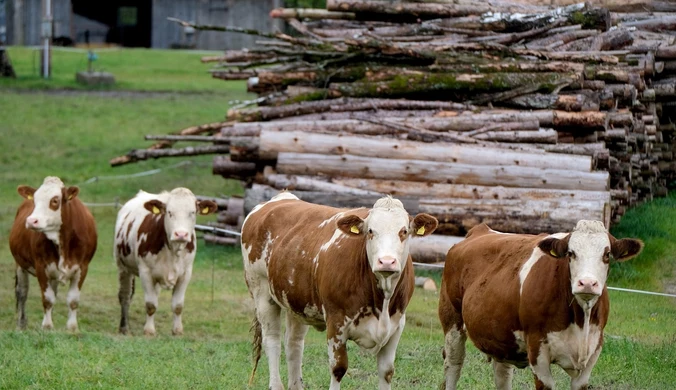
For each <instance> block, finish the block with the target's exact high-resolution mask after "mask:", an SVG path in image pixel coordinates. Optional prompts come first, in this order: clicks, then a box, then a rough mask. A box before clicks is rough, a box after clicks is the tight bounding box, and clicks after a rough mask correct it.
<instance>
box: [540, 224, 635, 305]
mask: <svg viewBox="0 0 676 390" xmlns="http://www.w3.org/2000/svg"><path fill="white" fill-rule="evenodd" d="M539 247H540V249H541V250H542V251H543V252H545V253H546V254H548V255H550V256H552V257H555V258H561V259H567V260H568V262H569V266H570V283H571V288H572V293H573V295H574V296H575V298H576V299H577V300H578V302H579V303H580V304H581V305H583V304H586V305H590V306H591V305H593V304H594V303H595V302H596V299H597V298H598V297H599V296H600V295H601V294H602V293H603V287H604V286H605V284H606V279H607V278H608V270H609V267H610V261H611V256H612V259H614V261H617V262H622V261H627V260H629V259H631V258H633V257H635V256H637V255H638V254H639V253H641V250H642V249H643V242H642V241H641V240H636V239H633V238H623V239H621V240H618V239H616V238H615V237H613V236H612V235H611V234H610V233H608V231H607V230H606V228H605V227H604V226H603V223H602V222H600V221H584V220H583V221H579V222H578V223H577V225H576V226H575V229H573V232H572V233H570V234H568V235H566V236H565V237H563V238H552V237H550V238H546V239H544V240H542V241H541V242H540V244H539Z"/></svg>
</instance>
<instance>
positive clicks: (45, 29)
mask: <svg viewBox="0 0 676 390" xmlns="http://www.w3.org/2000/svg"><path fill="white" fill-rule="evenodd" d="M42 36H43V38H44V55H43V58H42V67H43V69H42V77H44V78H46V79H48V78H49V74H50V72H49V51H50V50H49V46H50V44H51V40H52V0H45V18H44V20H43V23H42Z"/></svg>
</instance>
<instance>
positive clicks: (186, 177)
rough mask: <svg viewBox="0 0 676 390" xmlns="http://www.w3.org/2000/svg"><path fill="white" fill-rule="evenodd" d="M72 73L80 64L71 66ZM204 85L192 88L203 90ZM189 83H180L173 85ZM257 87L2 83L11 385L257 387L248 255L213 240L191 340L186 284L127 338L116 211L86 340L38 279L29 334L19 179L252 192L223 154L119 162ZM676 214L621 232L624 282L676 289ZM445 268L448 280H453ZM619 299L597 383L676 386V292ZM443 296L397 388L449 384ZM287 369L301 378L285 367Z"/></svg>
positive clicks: (353, 381)
mask: <svg viewBox="0 0 676 390" xmlns="http://www.w3.org/2000/svg"><path fill="white" fill-rule="evenodd" d="M132 52H133V51H132ZM10 53H11V55H12V60H13V61H14V64H15V66H17V71H19V72H20V69H21V68H20V67H19V65H17V64H18V63H19V62H21V61H22V60H20V59H19V58H21V55H15V53H17V51H16V50H12V51H11V52H10ZM163 55H166V56H167V58H171V60H167V63H173V64H180V66H184V64H188V65H185V66H186V67H190V68H192V69H194V68H198V67H199V63H197V61H196V60H197V57H198V56H194V57H190V56H187V55H186V54H183V53H177V54H174V55H170V54H163ZM82 57H83V58H84V55H82ZM144 58H145V57H144ZM176 67H177V69H176V70H175V72H176V73H175V74H180V73H181V68H180V67H179V65H176ZM69 72H70V71H69ZM72 73H74V71H73V72H71V73H69V74H72ZM161 73H162V74H154V75H153V74H149V75H147V76H146V75H145V74H142V75H141V76H139V77H138V79H137V80H130V81H128V84H122V82H121V85H123V86H124V85H127V86H134V85H136V86H138V88H139V89H153V88H151V87H147V88H144V87H143V85H144V83H148V82H147V81H144V80H146V79H147V78H149V77H154V78H156V79H157V80H162V79H163V78H165V79H166V80H170V79H172V78H173V77H174V76H173V74H174V70H171V69H169V70H166V71H164V72H161ZM69 77H70V76H69ZM192 77H193V78H195V80H198V81H196V82H195V84H194V85H199V84H200V83H204V80H203V79H201V78H206V80H207V83H209V84H213V85H215V86H219V87H222V88H223V91H234V90H238V91H242V90H243V88H241V85H235V86H232V85H231V86H226V85H225V84H221V83H222V82H221V81H212V80H211V79H209V78H208V75H204V74H202V75H201V76H200V75H196V76H192ZM29 81H30V80H29ZM154 82H155V81H153V83H154ZM17 83H18V82H17ZM30 83H31V82H27V83H26V84H23V87H18V86H17V85H16V84H14V85H10V86H11V87H12V88H30V89H32V88H41V87H40V86H36V85H33V86H27V85H30ZM35 83H36V84H37V81H36V82H35ZM167 83H170V81H167ZM185 84H192V82H190V81H187V82H186V83H185ZM2 85H4V86H8V85H6V84H2ZM194 85H193V86H187V87H185V89H188V90H191V91H195V90H196V89H197V87H195V86H194ZM204 85H206V83H204ZM129 88H132V87H129ZM182 88H183V86H181V85H178V84H176V85H175V86H174V87H171V88H170V89H172V90H180V89H182ZM211 92H213V91H211ZM243 97H244V94H243V93H241V92H240V94H239V95H235V94H232V93H228V94H225V93H220V92H219V93H210V94H188V95H180V94H171V95H167V96H160V95H158V96H150V97H139V96H123V98H119V97H105V96H97V95H95V94H66V95H60V94H42V93H23V92H22V93H17V92H13V91H8V90H0V134H2V137H0V150H2V153H1V154H0V162H1V164H2V168H3V169H2V171H1V172H0V178H1V180H2V191H1V192H0V201H2V203H1V206H0V388H3V389H31V388H35V389H38V388H52V389H61V388H63V389H66V388H69V389H71V388H106V389H108V388H150V387H159V388H195V389H202V388H206V389H208V388H218V389H246V388H248V386H247V382H248V378H249V374H250V370H251V367H252V365H251V348H250V335H249V333H248V330H249V324H250V320H251V316H252V315H253V310H252V302H251V299H250V298H249V295H248V292H247V289H246V285H245V284H244V279H243V271H242V264H241V262H242V260H241V254H240V252H239V250H236V249H227V248H223V247H218V246H207V245H205V244H204V242H203V241H200V242H198V252H197V259H196V264H195V269H194V273H193V279H192V282H191V284H190V286H189V287H188V291H187V294H186V302H185V309H184V312H183V313H184V315H183V321H184V327H185V335H184V336H183V337H172V336H171V312H170V294H169V292H168V291H163V292H162V293H161V295H160V304H159V308H158V312H157V315H156V326H157V331H158V336H157V337H155V338H146V337H144V336H143V335H142V334H143V331H142V329H143V323H144V320H145V310H144V306H143V298H142V291H141V289H140V284H139V283H137V291H136V294H135V297H134V299H133V301H132V307H131V310H130V314H131V324H130V326H131V331H132V333H133V335H132V336H120V335H118V334H117V328H118V324H119V315H120V314H119V312H120V308H119V304H118V299H117V287H118V285H117V283H118V282H117V268H116V266H115V264H114V261H113V258H112V246H113V245H112V243H113V227H114V223H115V217H116V210H115V209H114V208H112V207H96V208H92V209H91V210H92V212H93V214H94V217H95V218H96V221H97V226H98V231H99V243H98V250H97V253H96V256H95V257H94V259H93V260H92V263H91V266H90V272H89V275H88V277H87V280H86V281H85V284H84V286H83V289H82V296H81V301H80V309H79V313H78V319H79V321H80V333H79V334H70V333H68V332H66V331H65V324H66V314H67V309H66V306H65V296H64V295H65V294H64V291H65V289H63V288H62V289H61V292H60V294H59V296H58V297H57V303H56V305H55V308H54V324H55V328H56V329H55V330H54V331H51V332H45V331H42V330H41V329H40V322H41V320H42V305H41V302H40V293H39V289H38V288H37V281H36V280H35V278H31V280H30V283H31V288H30V292H29V298H28V303H27V316H28V330H27V331H25V332H18V331H16V330H15V329H16V316H15V307H14V306H15V305H14V302H15V300H14V261H13V259H12V257H11V254H10V252H9V248H8V244H7V234H8V232H9V229H10V227H11V224H12V221H13V218H14V213H15V211H16V207H17V205H18V204H19V201H20V199H19V196H18V195H17V194H16V187H17V186H18V185H19V184H29V185H31V186H35V187H37V186H39V184H40V183H41V182H42V179H43V178H44V176H46V175H58V176H60V177H61V178H62V179H63V180H64V182H65V183H66V184H67V185H77V184H80V183H83V182H84V181H86V180H87V179H89V178H91V177H94V176H108V175H123V174H131V173H135V172H141V171H147V170H150V169H154V168H167V169H165V170H163V171H162V172H160V173H159V174H156V175H152V176H145V177H137V178H127V179H123V180H105V179H102V180H99V181H98V182H94V183H89V184H80V195H79V196H80V198H81V199H82V200H83V201H85V202H91V203H108V202H114V201H115V200H119V201H120V202H124V201H126V200H128V199H129V198H130V197H132V196H133V195H134V194H135V193H136V191H138V189H141V188H142V189H144V190H147V191H151V192H153V191H160V190H162V189H171V188H173V187H176V186H186V187H189V188H191V189H192V190H193V191H194V192H195V193H197V194H203V195H229V194H241V193H242V191H243V189H242V187H241V186H240V184H239V183H237V182H233V181H226V180H223V179H222V178H220V177H216V176H213V175H212V174H211V157H200V158H189V159H183V160H190V161H191V162H192V163H191V164H189V165H185V166H181V167H178V168H170V166H172V165H174V164H175V163H176V162H178V161H183V160H151V161H146V162H141V163H138V164H134V165H129V166H124V167H121V168H116V169H112V168H110V167H109V166H108V160H109V159H110V158H112V157H115V156H117V155H120V154H124V153H126V152H127V151H128V150H129V149H130V148H133V147H135V146H138V144H139V139H141V137H142V135H143V134H150V133H155V134H157V133H166V132H170V131H174V130H178V129H181V128H183V127H187V126H190V125H193V124H198V123H206V122H211V121H218V120H222V117H223V115H224V113H225V111H226V109H227V101H228V100H229V99H236V98H243ZM674 219H676V195H675V194H672V195H671V196H670V197H668V198H665V199H659V200H656V201H654V202H652V203H650V204H646V205H643V206H641V207H639V208H637V209H633V210H631V211H629V212H628V213H627V215H626V216H625V217H624V219H623V220H622V223H621V224H620V225H619V226H617V227H615V228H614V229H613V233H614V234H615V235H616V236H618V237H628V236H631V237H638V238H641V239H643V240H644V241H645V243H646V249H645V251H644V253H643V254H642V255H641V256H640V257H639V258H637V259H634V260H632V261H630V262H628V263H625V264H620V266H614V267H613V269H612V271H611V276H610V282H609V284H610V285H613V286H621V287H628V288H642V289H649V290H653V291H662V290H664V289H665V288H666V285H669V284H672V285H673V283H674V281H673V279H674V266H673V264H674V262H675V261H676V240H675V239H674V237H676V225H675V224H674V223H673V221H674ZM204 221H205V218H201V219H198V223H199V222H204ZM432 275H434V274H432ZM435 277H436V278H437V281H439V277H438V276H435ZM610 296H611V315H610V322H609V325H608V326H607V327H606V342H605V348H604V351H603V353H602V355H601V357H600V359H599V362H598V364H597V365H596V367H595V369H594V372H593V374H592V378H591V382H590V383H591V385H592V386H593V388H594V389H667V388H674V387H676V371H675V370H674V362H676V348H675V347H674V344H675V343H676V300H674V299H671V298H665V297H657V296H646V295H635V294H629V293H624V292H614V291H613V292H611V293H610ZM437 302H438V295H437V294H435V293H429V292H424V291H422V290H417V291H416V292H415V294H414V297H413V301H412V302H411V304H410V306H409V309H408V311H407V314H408V315H407V319H408V321H407V326H406V329H405V331H404V334H403V336H402V339H401V343H400V344H399V348H398V354H397V360H396V363H395V367H396V372H395V376H394V379H393V385H394V387H395V388H398V389H435V388H437V387H438V386H439V384H440V383H441V382H442V378H443V361H442V358H441V349H442V343H443V334H442V332H441V329H440V326H439V323H438V319H437V314H436V308H437ZM348 348H349V359H350V367H349V369H348V371H347V374H346V376H345V377H344V379H343V382H342V383H343V388H345V389H371V388H375V387H376V386H377V374H376V372H377V370H376V363H375V358H374V357H373V356H370V355H367V354H365V353H363V352H361V351H359V350H358V348H357V347H356V346H355V345H354V344H350V345H349V347H348ZM282 356H283V355H282ZM282 361H283V359H282ZM553 370H554V372H555V375H556V378H557V385H558V386H559V387H560V388H568V378H567V376H566V375H565V374H564V373H563V371H561V370H560V369H558V368H554V369H553ZM267 373H268V372H267V362H266V358H265V356H264V357H263V359H262V360H261V363H260V365H259V369H258V372H257V375H256V377H255V382H254V385H253V387H252V388H254V389H265V388H267ZM282 377H283V380H284V381H285V378H286V369H285V365H284V364H282ZM304 381H305V384H306V386H307V388H311V389H320V388H326V387H328V383H329V374H328V361H327V356H326V344H325V339H324V334H323V333H319V332H317V331H314V330H311V331H310V332H309V334H308V338H307V341H306V347H305V356H304ZM460 387H461V388H464V389H486V388H492V387H493V379H492V369H491V366H490V364H487V363H486V361H485V358H484V357H483V356H482V355H481V354H480V353H478V352H477V350H476V349H474V348H473V347H469V348H468V355H467V359H466V364H465V367H464V369H463V375H462V377H461V381H460ZM514 388H515V389H525V388H532V374H531V373H530V372H529V371H528V370H520V371H517V374H516V376H515V381H514Z"/></svg>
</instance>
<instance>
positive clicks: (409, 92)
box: [117, 0, 676, 235]
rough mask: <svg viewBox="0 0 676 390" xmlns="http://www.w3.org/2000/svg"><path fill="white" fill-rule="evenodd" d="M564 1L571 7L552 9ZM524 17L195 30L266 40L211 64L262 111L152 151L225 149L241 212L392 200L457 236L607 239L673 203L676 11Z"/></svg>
mask: <svg viewBox="0 0 676 390" xmlns="http://www.w3.org/2000/svg"><path fill="white" fill-rule="evenodd" d="M553 2H554V3H557V2H558V3H560V4H563V3H565V4H569V3H570V2H569V1H567V0H547V1H544V0H543V1H541V2H540V3H548V4H551V3H553ZM523 3H524V1H523V0H522V1H514V2H512V3H510V2H505V1H493V0H490V1H483V2H478V1H475V0H455V1H446V0H437V1H436V2H434V1H400V2H389V1H376V0H369V1H363V0H328V1H327V9H326V10H319V9H276V10H273V11H272V12H271V16H272V17H275V18H283V19H285V20H287V21H288V23H289V25H290V26H291V27H293V28H294V29H295V30H296V31H297V32H298V34H299V35H298V36H290V35H287V34H283V33H276V34H259V33H258V32H256V31H250V30H242V29H237V28H234V27H218V26H195V25H191V26H193V27H195V28H197V29H210V30H221V31H239V32H243V33H250V34H258V35H261V36H262V37H263V38H265V40H261V41H259V47H257V48H253V49H250V50H240V51H228V52H226V53H225V54H224V55H223V56H218V57H205V58H203V61H204V62H217V63H218V65H217V67H216V68H215V69H214V70H213V71H212V75H213V77H214V78H217V79H223V80H247V88H248V90H249V91H250V92H254V93H257V94H258V95H259V97H258V98H257V99H255V100H253V101H251V102H250V103H256V104H257V105H258V106H257V107H253V108H251V107H248V106H246V105H240V106H237V107H235V108H233V109H231V110H230V111H229V112H228V114H227V122H224V123H223V125H222V126H221V127H220V131H219V132H212V134H213V135H212V136H209V137H199V136H197V137H196V136H194V135H192V136H191V137H192V138H190V137H183V138H181V136H178V137H177V136H174V138H171V137H165V138H162V137H153V139H163V140H164V141H163V142H166V143H168V142H175V141H177V140H187V141H206V142H212V143H213V145H212V146H209V147H207V148H212V149H205V150H206V152H207V153H219V154H220V155H218V156H217V157H216V158H215V160H214V168H213V172H214V173H215V174H220V175H222V176H224V177H226V178H235V179H240V180H242V181H243V182H244V183H245V185H246V186H247V188H249V189H248V190H247V195H246V198H245V200H244V209H245V210H244V211H245V212H247V211H248V210H249V209H250V207H252V205H253V204H255V203H256V202H257V201H259V200H263V199H266V198H267V197H269V195H271V194H272V193H274V192H276V191H278V190H281V189H290V190H292V191H293V192H294V193H296V194H297V195H298V196H299V197H301V198H302V199H307V200H309V201H314V202H317V203H325V204H331V205H336V206H342V205H346V206H348V205H349V206H359V205H367V206H368V205H369V204H372V203H373V202H372V200H373V199H374V198H375V197H378V196H381V195H382V194H386V193H390V194H394V195H396V196H397V197H400V198H401V199H402V200H403V201H404V203H405V205H406V206H407V208H410V210H409V211H411V212H412V213H415V212H428V213H431V214H433V215H435V216H437V217H438V218H439V220H440V222H441V226H440V228H439V233H444V234H450V235H463V234H464V233H465V232H466V231H467V230H468V229H469V228H471V227H472V226H474V225H476V224H478V223H480V222H487V223H489V224H490V225H491V226H492V227H494V228H496V229H499V230H504V231H511V232H527V233H535V232H538V233H539V232H543V231H548V232H553V231H562V230H568V229H571V228H572V227H573V226H574V224H575V222H576V221H577V220H579V219H581V218H585V219H598V220H602V221H604V222H605V223H606V224H607V225H609V224H611V223H614V222H617V221H619V219H620V218H621V216H622V215H623V214H624V212H625V211H626V209H627V208H628V207H632V206H635V205H637V204H640V203H641V202H645V201H649V200H651V199H652V198H653V197H655V196H664V195H665V194H666V193H667V188H668V187H669V185H671V184H672V183H673V181H674V178H675V175H676V162H675V161H674V152H675V151H676V137H675V136H674V130H676V128H675V126H674V123H673V119H674V118H675V117H676V86H675V85H676V42H675V40H676V34H675V33H674V31H676V15H675V14H671V13H668V12H670V11H674V10H676V6H674V5H673V4H671V3H668V2H661V1H639V0H630V1H619V0H617V1H616V0H603V1H600V2H598V3H600V4H601V5H602V6H596V5H594V4H589V3H586V4H572V5H565V6H561V7H552V6H548V5H532V4H523ZM531 3H533V2H531ZM672 8H675V9H672ZM181 23H182V24H184V25H188V23H185V22H181ZM212 130H213V128H212ZM192 134H194V133H192ZM156 145H157V144H156ZM169 146H171V145H169ZM195 149H196V147H192V148H190V150H187V148H186V149H168V150H162V149H157V148H155V149H154V150H140V151H133V152H132V153H130V154H129V155H127V156H123V160H117V162H118V163H119V162H120V161H122V163H126V162H133V161H137V160H140V159H145V158H149V157H158V156H165V155H167V156H169V155H180V154H182V153H184V154H185V155H189V154H191V153H194V152H195Z"/></svg>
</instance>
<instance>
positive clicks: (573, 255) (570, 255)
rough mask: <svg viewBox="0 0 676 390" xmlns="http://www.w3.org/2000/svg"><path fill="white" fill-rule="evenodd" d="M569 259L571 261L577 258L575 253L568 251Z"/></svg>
mask: <svg viewBox="0 0 676 390" xmlns="http://www.w3.org/2000/svg"><path fill="white" fill-rule="evenodd" d="M568 257H570V258H571V259H574V258H575V252H573V251H568Z"/></svg>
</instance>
